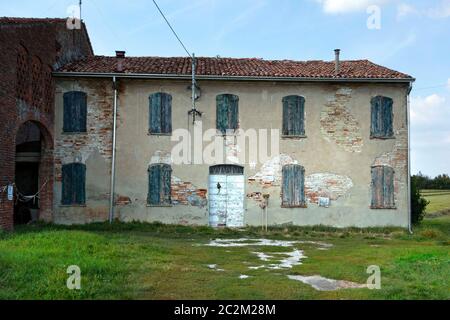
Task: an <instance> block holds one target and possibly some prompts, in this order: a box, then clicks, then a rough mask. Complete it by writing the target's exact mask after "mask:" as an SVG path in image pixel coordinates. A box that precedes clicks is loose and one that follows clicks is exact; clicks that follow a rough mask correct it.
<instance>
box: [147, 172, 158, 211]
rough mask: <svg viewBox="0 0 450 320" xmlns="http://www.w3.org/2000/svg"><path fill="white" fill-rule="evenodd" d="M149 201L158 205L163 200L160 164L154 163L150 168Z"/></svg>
mask: <svg viewBox="0 0 450 320" xmlns="http://www.w3.org/2000/svg"><path fill="white" fill-rule="evenodd" d="M147 201H148V203H149V204H151V205H158V204H160V202H161V172H160V170H159V166H158V165H152V166H150V167H149V168H148V197H147Z"/></svg>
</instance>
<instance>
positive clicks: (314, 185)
mask: <svg viewBox="0 0 450 320" xmlns="http://www.w3.org/2000/svg"><path fill="white" fill-rule="evenodd" d="M352 187H353V181H352V179H350V178H349V177H347V176H342V175H337V174H334V173H314V174H311V175H308V176H306V177H305V194H306V197H307V198H308V200H309V202H311V203H318V202H319V197H326V198H329V199H330V200H337V199H339V198H340V197H342V196H344V195H345V194H346V193H347V192H348V191H349V190H350V189H351V188H352Z"/></svg>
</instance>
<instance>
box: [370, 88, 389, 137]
mask: <svg viewBox="0 0 450 320" xmlns="http://www.w3.org/2000/svg"><path fill="white" fill-rule="evenodd" d="M392 105H393V101H392V99H391V98H388V97H383V96H377V97H374V98H372V100H371V126H370V128H371V129H370V136H371V137H372V138H392V137H393V136H394V131H393V113H392V112H393V111H392Z"/></svg>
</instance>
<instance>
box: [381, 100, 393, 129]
mask: <svg viewBox="0 0 450 320" xmlns="http://www.w3.org/2000/svg"><path fill="white" fill-rule="evenodd" d="M382 104H383V115H382V116H383V136H385V137H392V136H393V135H394V131H393V123H392V120H393V119H392V105H393V101H392V99H391V98H387V97H383V100H382Z"/></svg>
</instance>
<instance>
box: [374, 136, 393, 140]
mask: <svg viewBox="0 0 450 320" xmlns="http://www.w3.org/2000/svg"><path fill="white" fill-rule="evenodd" d="M370 139H371V140H392V139H395V136H392V137H377V136H370Z"/></svg>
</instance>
